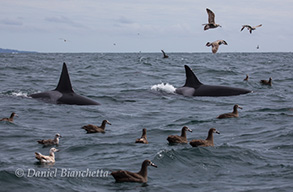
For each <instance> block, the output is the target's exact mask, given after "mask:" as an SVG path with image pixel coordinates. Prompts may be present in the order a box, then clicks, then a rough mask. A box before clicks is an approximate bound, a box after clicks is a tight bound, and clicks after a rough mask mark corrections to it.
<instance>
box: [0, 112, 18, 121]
mask: <svg viewBox="0 0 293 192" xmlns="http://www.w3.org/2000/svg"><path fill="white" fill-rule="evenodd" d="M14 117H17V115H16V114H15V113H14V112H13V113H11V115H10V117H9V118H7V117H5V118H2V119H0V121H8V122H10V123H12V122H13V118H14Z"/></svg>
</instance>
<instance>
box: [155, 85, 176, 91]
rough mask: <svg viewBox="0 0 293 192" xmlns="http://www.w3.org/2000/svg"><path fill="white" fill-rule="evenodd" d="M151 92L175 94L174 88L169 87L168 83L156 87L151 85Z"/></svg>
mask: <svg viewBox="0 0 293 192" xmlns="http://www.w3.org/2000/svg"><path fill="white" fill-rule="evenodd" d="M151 90H155V91H162V92H166V93H175V90H176V88H175V87H174V86H173V85H170V84H169V83H160V84H157V85H153V86H152V87H151Z"/></svg>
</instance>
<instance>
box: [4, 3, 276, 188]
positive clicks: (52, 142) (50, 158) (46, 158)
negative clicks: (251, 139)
mask: <svg viewBox="0 0 293 192" xmlns="http://www.w3.org/2000/svg"><path fill="white" fill-rule="evenodd" d="M206 11H207V13H208V23H207V24H203V25H204V30H208V29H214V28H217V27H221V25H219V24H216V23H215V14H214V13H213V12H212V11H211V10H210V9H208V8H207V9H206ZM261 26H262V25H261V24H260V25H257V26H255V27H251V26H250V25H243V26H242V28H241V31H242V30H243V29H245V28H247V29H248V30H249V32H250V33H252V31H253V30H255V29H256V28H257V27H261ZM62 40H64V42H66V40H65V39H62ZM222 44H224V45H228V44H227V42H226V41H225V40H217V41H214V42H212V43H210V42H207V44H206V46H208V47H209V46H212V52H213V53H216V52H217V51H218V48H219V46H220V45H222ZM161 51H162V53H163V58H168V55H167V54H166V53H165V52H164V51H163V50H161ZM248 79H249V76H248V75H246V78H245V79H244V81H248ZM260 83H261V84H264V85H269V86H271V85H272V78H269V80H261V81H260ZM238 109H242V108H241V107H240V106H239V105H237V104H236V105H234V107H233V111H232V112H230V113H224V114H221V115H219V116H218V117H217V118H218V119H223V118H237V117H239V114H238ZM14 117H17V115H16V113H14V112H13V113H12V114H11V115H10V117H9V118H2V119H0V121H7V122H10V123H13V119H14ZM106 124H109V125H111V123H110V122H109V121H108V120H103V121H102V124H101V125H100V126H97V125H92V124H88V125H85V126H83V127H82V129H84V130H85V131H86V133H105V128H106ZM187 131H189V132H192V130H191V129H190V128H188V127H187V126H184V127H182V129H181V135H180V136H179V135H169V136H168V137H167V141H168V142H169V144H179V143H180V144H187V143H189V144H190V145H191V146H192V147H209V146H214V137H213V134H214V133H217V134H220V132H219V131H218V130H216V129H215V128H211V129H209V131H208V136H207V138H206V139H203V140H202V139H193V140H191V141H188V140H187V137H186V132H187ZM61 137H62V136H61V135H60V134H59V133H56V135H55V137H54V139H47V140H38V141H37V142H38V143H39V144H42V145H43V146H45V147H47V146H58V145H59V139H60V138H61ZM135 143H143V144H148V140H147V129H146V128H144V129H142V136H141V137H140V138H138V139H136V140H135ZM58 151H59V150H58V149H56V148H55V147H52V148H51V149H50V151H49V155H43V154H41V153H39V152H35V157H36V159H37V160H38V161H39V162H40V163H46V164H48V163H49V164H54V163H55V152H58ZM148 166H153V167H157V166H156V165H155V164H154V163H152V162H151V161H150V160H145V161H143V163H142V166H141V169H140V171H139V172H137V173H134V172H130V171H126V170H119V171H114V172H112V173H111V175H112V176H113V177H114V179H115V180H116V181H117V182H142V183H145V182H147V167H148Z"/></svg>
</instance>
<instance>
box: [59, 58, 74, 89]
mask: <svg viewBox="0 0 293 192" xmlns="http://www.w3.org/2000/svg"><path fill="white" fill-rule="evenodd" d="M55 90H57V91H59V92H61V93H70V92H74V91H73V90H72V86H71V82H70V78H69V74H68V70H67V66H66V63H63V68H62V72H61V75H60V79H59V83H58V85H57V87H56V89H55Z"/></svg>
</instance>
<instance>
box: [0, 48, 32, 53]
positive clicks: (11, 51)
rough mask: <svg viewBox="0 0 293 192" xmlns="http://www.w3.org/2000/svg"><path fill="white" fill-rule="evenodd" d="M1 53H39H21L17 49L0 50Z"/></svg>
mask: <svg viewBox="0 0 293 192" xmlns="http://www.w3.org/2000/svg"><path fill="white" fill-rule="evenodd" d="M0 53H37V52H36V51H20V50H15V49H2V48H0Z"/></svg>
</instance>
